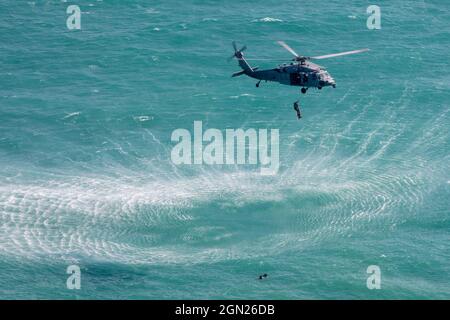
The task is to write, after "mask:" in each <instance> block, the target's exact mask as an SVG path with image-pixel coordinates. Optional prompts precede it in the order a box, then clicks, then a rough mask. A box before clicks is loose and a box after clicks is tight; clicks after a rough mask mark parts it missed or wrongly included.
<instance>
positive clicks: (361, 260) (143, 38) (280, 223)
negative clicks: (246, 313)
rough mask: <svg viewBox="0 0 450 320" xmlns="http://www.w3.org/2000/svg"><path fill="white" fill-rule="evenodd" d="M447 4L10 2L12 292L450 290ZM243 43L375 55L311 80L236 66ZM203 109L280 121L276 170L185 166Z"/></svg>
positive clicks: (270, 54)
mask: <svg viewBox="0 0 450 320" xmlns="http://www.w3.org/2000/svg"><path fill="white" fill-rule="evenodd" d="M71 4H75V5H79V6H80V8H81V11H82V13H81V30H68V28H67V27H66V20H67V18H68V16H69V15H68V14H67V13H66V9H67V7H68V6H69V5H71ZM370 4H377V5H379V6H380V8H381V29H380V30H369V29H368V28H367V26H366V20H367V18H368V14H367V13H366V9H367V7H368V6H369V5H370ZM449 22H450V2H449V1H446V0H441V1H437V0H435V1H428V0H427V1H412V0H410V1H408V0H396V1H377V2H376V3H372V2H368V1H356V0H355V1H350V0H346V1H337V0H335V1H305V2H301V1H282V2H280V1H275V0H265V1H252V2H251V3H248V2H243V1H237V0H230V1H226V2H218V1H200V0H198V1H193V0H187V1H173V0H172V1H171V0H169V1H144V0H139V1H138V0H130V1H118V0H115V1H113V0H111V1H107V0H103V1H94V0H90V1H86V0H78V1H39V0H36V1H11V0H10V1H6V0H0V270H1V271H0V298H2V299H17V298H25V299H51V298H56V299H240V298H245V299H312V298H317V299H338V298H346V299H386V298H389V299H416V298H425V299H431V298H434V299H449V298H450V281H449V274H450V248H449V243H450V175H449V172H450V170H449V169H450V165H449V160H450V153H449V151H450V132H449V129H450V103H449V101H450V90H449V89H450V75H449V70H450V62H449V56H450V54H449V53H450V46H449V43H450V42H449V41H450V25H449ZM233 40H235V41H237V42H238V45H239V46H242V45H244V44H246V45H247V46H248V49H247V50H246V51H245V55H246V57H247V58H249V59H250V58H255V59H257V58H260V59H261V58H264V59H277V60H286V62H289V59H291V58H292V56H291V55H290V54H289V53H288V52H287V51H285V50H284V49H283V48H281V47H280V46H279V45H278V44H276V41H277V40H284V41H286V42H287V43H288V44H289V45H291V46H292V47H293V48H294V49H295V50H296V51H297V52H299V53H300V54H303V55H308V56H314V55H323V54H329V53H334V52H340V51H348V50H355V49H360V48H370V49H371V51H370V52H368V53H363V54H359V55H352V56H346V57H340V58H335V59H327V60H322V61H320V64H321V65H322V66H324V67H326V68H327V70H328V71H329V72H330V73H331V75H332V76H333V77H334V78H335V80H336V82H337V88H336V89H333V88H324V89H322V90H321V91H319V90H315V89H310V90H309V91H308V93H307V94H306V95H304V96H303V95H301V94H300V90H299V88H296V87H289V86H282V85H279V84H276V83H262V84H261V87H260V88H256V87H255V82H256V81H254V80H253V79H250V78H247V77H245V76H244V77H238V78H231V74H232V73H234V72H237V71H240V69H239V67H238V66H237V62H236V61H235V60H234V61H232V62H229V63H228V62H227V61H226V59H227V58H228V57H229V56H231V55H232V54H233V49H232V46H231V42H232V41H233ZM251 63H252V65H253V66H255V65H258V66H259V67H260V68H273V67H275V66H276V65H277V63H278V62H275V61H255V62H251ZM299 98H300V99H301V100H300V101H301V108H302V113H303V118H302V119H301V120H300V121H298V120H297V119H296V116H295V112H294V110H293V109H292V103H293V102H294V101H295V100H297V99H299ZM194 121H202V122H203V127H204V128H205V129H206V128H216V129H219V130H225V129H227V128H232V129H237V128H242V129H249V128H254V129H264V128H267V129H279V134H280V140H279V141H280V152H279V153H280V169H279V172H278V174H277V175H274V176H262V175H261V174H260V170H259V168H258V167H257V166H250V165H244V166H243V165H234V166H233V165H222V166H220V165H212V166H211V165H196V166H194V165H192V166H189V165H181V166H177V165H174V164H173V163H172V161H171V157H170V154H171V150H172V148H173V146H174V145H175V143H174V142H172V141H171V134H172V132H173V131H174V130H175V129H178V128H184V129H188V130H189V131H191V132H192V130H193V123H194ZM70 265H77V266H79V267H80V269H81V289H80V290H76V289H75V290H69V289H68V288H67V287H66V280H67V278H68V277H69V275H68V274H67V273H66V269H67V267H68V266H70ZM370 265H377V266H379V268H380V270H381V289H380V290H369V289H368V288H367V286H366V280H367V278H368V276H369V275H368V274H367V272H366V270H367V268H368V266H370ZM263 273H267V274H268V277H267V278H266V279H263V280H261V281H260V280H257V278H258V276H259V275H260V274H263Z"/></svg>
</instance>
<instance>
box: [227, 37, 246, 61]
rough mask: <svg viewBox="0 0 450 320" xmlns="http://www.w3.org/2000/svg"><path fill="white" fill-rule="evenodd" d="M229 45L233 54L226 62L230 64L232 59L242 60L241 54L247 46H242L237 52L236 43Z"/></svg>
mask: <svg viewBox="0 0 450 320" xmlns="http://www.w3.org/2000/svg"><path fill="white" fill-rule="evenodd" d="M231 44H232V45H233V49H234V54H233V55H232V56H231V57H229V58H228V59H227V61H228V62H230V61H231V60H232V59H233V58H238V59H239V58H242V56H243V55H242V52H243V51H245V50H247V46H246V45H244V46H243V47H242V48H241V49H239V50H238V49H237V45H236V41H233V42H232V43H231Z"/></svg>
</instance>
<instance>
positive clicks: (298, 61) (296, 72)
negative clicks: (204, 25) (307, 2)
mask: <svg viewBox="0 0 450 320" xmlns="http://www.w3.org/2000/svg"><path fill="white" fill-rule="evenodd" d="M277 43H278V44H279V45H281V46H282V47H283V48H285V49H286V50H287V51H289V52H290V53H291V54H292V55H294V58H293V59H292V62H291V63H289V64H287V63H284V64H282V65H279V66H278V67H276V68H274V69H267V70H258V69H259V68H258V67H251V66H250V65H249V64H248V62H247V60H245V58H244V54H243V51H245V50H246V49H247V46H243V47H242V48H241V49H240V50H238V49H237V45H236V42H235V41H233V42H232V45H233V48H234V54H233V55H232V56H231V57H230V58H228V60H229V61H231V60H232V59H233V58H236V59H237V60H238V63H239V66H240V67H241V68H242V71H239V72H236V73H234V74H233V75H232V77H238V76H241V75H244V74H245V75H247V76H249V77H251V78H254V79H257V80H259V81H258V82H257V83H256V87H257V88H258V87H259V86H260V84H261V81H263V80H264V81H265V82H267V81H272V82H279V83H280V84H283V85H288V86H298V87H301V92H302V93H303V94H305V93H306V92H307V91H308V89H309V88H317V89H319V90H321V89H322V88H323V87H327V86H331V87H333V88H336V81H335V80H334V79H333V77H332V76H331V75H330V74H329V73H328V71H326V69H325V68H324V67H322V66H319V65H317V64H315V63H313V62H311V60H322V59H328V58H334V57H339V56H345V55H349V54H355V53H362V52H366V51H369V49H360V50H353V51H346V52H340V53H333V54H327V55H322V56H315V57H307V56H300V55H298V54H297V53H296V52H295V51H294V49H292V48H291V47H290V46H288V45H287V44H286V43H285V42H284V41H277ZM251 60H270V59H251Z"/></svg>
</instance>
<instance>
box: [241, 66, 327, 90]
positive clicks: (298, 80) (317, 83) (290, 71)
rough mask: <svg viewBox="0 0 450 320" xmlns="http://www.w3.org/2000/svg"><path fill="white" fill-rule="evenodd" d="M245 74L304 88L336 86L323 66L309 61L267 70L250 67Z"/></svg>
mask: <svg viewBox="0 0 450 320" xmlns="http://www.w3.org/2000/svg"><path fill="white" fill-rule="evenodd" d="M245 74H246V75H248V76H249V77H251V78H255V79H258V80H262V81H272V82H279V83H280V84H284V85H289V86H298V87H304V88H310V87H315V88H322V87H326V86H333V87H334V86H336V82H335V81H334V79H333V78H332V77H331V75H330V74H329V73H328V72H327V71H326V70H325V69H324V68H322V67H321V66H319V65H317V64H314V63H311V62H304V63H301V62H299V63H291V64H283V65H280V66H278V67H277V68H274V69H267V70H255V71H253V69H252V70H248V71H247V72H245Z"/></svg>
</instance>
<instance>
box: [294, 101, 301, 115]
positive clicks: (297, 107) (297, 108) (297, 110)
mask: <svg viewBox="0 0 450 320" xmlns="http://www.w3.org/2000/svg"><path fill="white" fill-rule="evenodd" d="M294 110H295V112H297V118H298V119H301V118H302V114H301V112H300V107H299V105H298V100H297V101H295V102H294Z"/></svg>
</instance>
